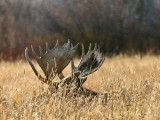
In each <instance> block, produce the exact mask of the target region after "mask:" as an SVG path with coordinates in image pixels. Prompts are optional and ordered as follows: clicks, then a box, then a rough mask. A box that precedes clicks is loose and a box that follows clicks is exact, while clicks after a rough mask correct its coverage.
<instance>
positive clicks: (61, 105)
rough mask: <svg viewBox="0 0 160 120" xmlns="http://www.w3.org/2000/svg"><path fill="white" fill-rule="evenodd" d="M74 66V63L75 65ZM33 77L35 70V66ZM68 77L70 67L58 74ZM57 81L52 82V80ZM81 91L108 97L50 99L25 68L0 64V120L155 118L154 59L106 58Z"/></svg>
mask: <svg viewBox="0 0 160 120" xmlns="http://www.w3.org/2000/svg"><path fill="white" fill-rule="evenodd" d="M75 61H76V63H78V61H79V60H75ZM36 67H37V69H38V71H39V72H41V70H40V68H39V67H38V65H37V64H36ZM63 73H64V74H65V75H67V74H69V73H70V66H68V67H67V68H66V69H65V70H64V72H63ZM56 80H58V78H56ZM83 86H84V87H85V88H88V89H91V90H94V91H97V92H102V93H103V92H106V93H108V102H107V105H103V104H102V103H101V100H100V99H101V98H98V99H93V100H92V101H91V102H89V99H88V98H84V97H83V96H82V97H76V98H75V97H72V98H65V97H62V95H61V92H58V93H55V94H52V95H50V94H49V93H47V88H48V86H47V85H45V84H43V83H41V81H39V80H38V79H37V78H36V76H35V75H34V73H33V71H32V70H31V68H30V66H29V64H28V63H26V62H25V61H23V60H22V61H17V62H15V63H10V62H5V61H2V62H0V120H9V119H10V120H18V119H25V120H63V119H65V120H72V119H73V120H79V119H80V120H107V119H114V120H117V119H124V120H126V119H129V120H132V119H133V120H135V119H144V120H147V119H148V120H159V119H160V57H158V56H145V57H143V58H142V59H141V58H140V57H139V56H133V57H126V56H117V57H112V58H106V59H105V62H104V64H103V65H102V67H101V68H100V69H99V70H98V71H97V72H95V73H94V74H92V75H90V76H89V77H88V80H87V82H85V83H84V85H83Z"/></svg>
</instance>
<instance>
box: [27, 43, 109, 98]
mask: <svg viewBox="0 0 160 120" xmlns="http://www.w3.org/2000/svg"><path fill="white" fill-rule="evenodd" d="M78 46H79V43H78V44H77V45H75V46H74V47H73V45H72V43H70V41H68V43H65V44H64V45H63V46H60V45H59V42H58V41H57V43H56V45H55V47H54V48H53V49H49V47H48V43H46V52H45V53H43V52H42V49H41V47H39V51H40V57H38V56H37V55H36V53H35V51H34V48H33V46H32V45H31V49H32V53H33V55H34V57H35V58H36V60H37V62H38V64H39V66H40V67H41V69H42V70H43V72H44V74H45V76H46V78H43V77H42V76H41V75H40V74H38V72H37V70H36V69H35V67H34V65H33V63H32V62H31V60H30V59H29V57H28V48H26V50H25V57H26V59H27V61H28V63H29V64H30V66H31V68H32V69H33V71H34V73H35V74H36V76H37V77H38V78H39V79H40V80H41V81H43V82H44V83H47V84H49V85H50V88H52V87H53V86H55V88H56V89H58V88H59V87H62V86H65V85H71V84H72V83H75V86H76V87H77V90H78V89H81V91H83V93H86V95H87V96H89V95H94V96H95V95H97V93H96V92H94V91H91V90H88V89H85V88H83V87H82V85H83V83H84V82H85V81H86V79H87V75H89V74H91V73H93V72H95V71H97V70H98V69H99V68H100V67H101V65H102V64H103V62H104V57H103V55H102V53H100V46H99V45H97V44H95V47H94V49H93V50H92V48H91V47H92V46H91V44H90V46H89V50H88V52H87V54H85V52H84V45H83V44H82V56H81V61H80V63H79V65H78V66H77V67H75V65H74V62H73V57H74V55H75V53H76V50H77V48H78ZM69 62H71V74H70V75H69V76H68V77H64V75H63V74H62V71H63V69H64V68H65V67H66V66H67V65H68V64H69ZM56 75H58V76H59V78H60V79H61V81H60V82H58V83H54V82H52V80H53V79H54V77H55V76H56ZM52 83H53V84H52ZM51 92H52V90H51ZM105 99H106V98H105Z"/></svg>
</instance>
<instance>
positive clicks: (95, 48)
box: [94, 43, 97, 51]
mask: <svg viewBox="0 0 160 120" xmlns="http://www.w3.org/2000/svg"><path fill="white" fill-rule="evenodd" d="M96 50H97V43H95V47H94V51H96Z"/></svg>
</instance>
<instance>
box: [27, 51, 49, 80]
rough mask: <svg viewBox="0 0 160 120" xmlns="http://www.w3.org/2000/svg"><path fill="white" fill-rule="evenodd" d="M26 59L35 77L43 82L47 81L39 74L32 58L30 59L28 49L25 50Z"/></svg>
mask: <svg viewBox="0 0 160 120" xmlns="http://www.w3.org/2000/svg"><path fill="white" fill-rule="evenodd" d="M25 57H26V60H27V62H28V63H29V64H30V66H31V68H32V70H33V71H34V73H35V75H36V76H37V77H38V78H39V79H40V80H41V81H43V82H45V81H46V79H45V78H43V77H42V76H41V75H40V74H38V72H37V70H36V68H35V67H34V65H33V63H32V62H31V60H30V58H29V57H28V48H26V49H25Z"/></svg>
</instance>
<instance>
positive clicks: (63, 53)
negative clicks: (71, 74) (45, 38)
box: [25, 40, 79, 84]
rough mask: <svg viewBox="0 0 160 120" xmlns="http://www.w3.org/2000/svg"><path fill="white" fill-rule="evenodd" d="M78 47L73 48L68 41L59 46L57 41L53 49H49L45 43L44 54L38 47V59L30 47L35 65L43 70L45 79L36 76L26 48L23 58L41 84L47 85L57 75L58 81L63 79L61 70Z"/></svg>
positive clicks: (38, 75)
mask: <svg viewBox="0 0 160 120" xmlns="http://www.w3.org/2000/svg"><path fill="white" fill-rule="evenodd" d="M78 45H79V43H78V44H77V45H76V46H74V47H73V45H72V44H71V43H70V41H68V43H65V44H64V45H63V46H60V45H59V41H58V40H57V43H56V45H55V47H54V48H53V49H49V47H48V43H46V52H45V53H43V52H42V50H41V47H39V50H40V57H38V56H37V55H36V53H35V51H34V48H33V46H32V45H31V48H32V53H33V55H34V57H35V58H36V61H37V63H38V64H39V66H40V67H41V69H42V70H43V72H44V74H45V76H46V78H43V77H42V76H41V75H40V74H38V72H37V70H36V69H35V67H34V65H33V63H32V62H31V60H30V59H29V57H28V48H26V50H25V57H26V60H27V61H28V63H29V64H30V66H31V68H32V69H33V71H34V73H35V74H36V76H37V77H38V78H39V79H40V80H42V81H43V82H45V83H47V84H49V83H50V82H51V80H52V79H53V78H54V77H55V76H56V75H57V74H58V75H59V77H60V79H62V78H64V76H63V74H62V70H63V69H64V68H65V67H66V66H67V65H68V64H69V62H70V61H71V59H72V58H73V57H74V55H75V53H76V50H77V48H78Z"/></svg>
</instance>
